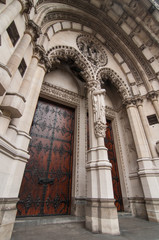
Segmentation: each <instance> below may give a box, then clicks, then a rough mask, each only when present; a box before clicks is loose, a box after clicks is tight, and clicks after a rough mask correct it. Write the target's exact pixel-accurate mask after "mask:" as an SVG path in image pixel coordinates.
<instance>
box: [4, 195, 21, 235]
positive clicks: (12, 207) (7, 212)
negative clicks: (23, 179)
mask: <svg viewBox="0 0 159 240" xmlns="http://www.w3.org/2000/svg"><path fill="white" fill-rule="evenodd" d="M17 201H18V198H0V240H4V239H5V240H9V239H10V238H11V235H12V231H13V226H14V222H15V217H16V213H17V209H16V204H17Z"/></svg>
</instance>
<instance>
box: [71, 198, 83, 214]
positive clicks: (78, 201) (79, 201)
mask: <svg viewBox="0 0 159 240" xmlns="http://www.w3.org/2000/svg"><path fill="white" fill-rule="evenodd" d="M71 205H72V207H71V215H73V216H77V217H85V208H86V199H85V198H72V200H71Z"/></svg>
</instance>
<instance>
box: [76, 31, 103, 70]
mask: <svg viewBox="0 0 159 240" xmlns="http://www.w3.org/2000/svg"><path fill="white" fill-rule="evenodd" d="M76 43H77V46H78V48H79V50H80V52H81V53H82V54H83V55H84V56H85V57H86V58H87V59H88V61H89V62H91V64H93V65H94V66H96V67H102V66H105V65H106V64H107V62H108V58H107V54H106V52H105V50H104V48H103V47H102V46H101V44H100V43H99V42H97V40H95V39H94V38H93V37H92V36H90V35H79V36H78V37H77V39H76Z"/></svg>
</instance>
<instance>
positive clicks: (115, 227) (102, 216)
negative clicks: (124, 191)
mask: <svg viewBox="0 0 159 240" xmlns="http://www.w3.org/2000/svg"><path fill="white" fill-rule="evenodd" d="M86 228H87V229H88V230H90V231H92V232H94V233H108V234H112V235H119V234H120V231H119V222H118V214H117V209H116V207H115V205H114V199H87V206H86Z"/></svg>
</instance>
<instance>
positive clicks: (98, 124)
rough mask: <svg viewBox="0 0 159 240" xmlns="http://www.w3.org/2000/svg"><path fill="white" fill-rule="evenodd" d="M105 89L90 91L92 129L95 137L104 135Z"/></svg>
mask: <svg viewBox="0 0 159 240" xmlns="http://www.w3.org/2000/svg"><path fill="white" fill-rule="evenodd" d="M104 95H105V89H100V90H94V91H93V92H92V105H93V118H94V130H95V135H96V137H97V138H98V137H105V131H106V118H105V103H104Z"/></svg>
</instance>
